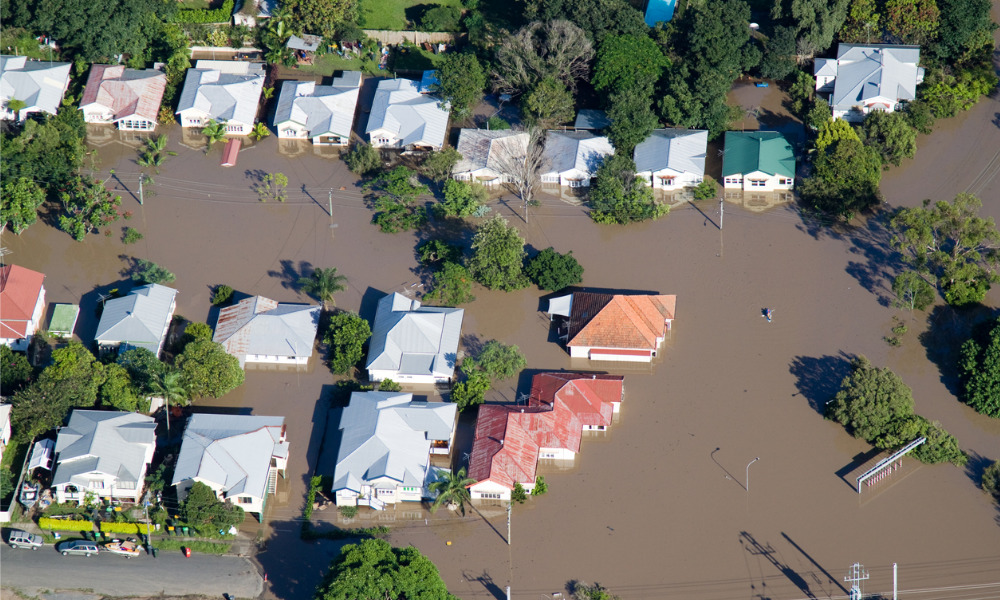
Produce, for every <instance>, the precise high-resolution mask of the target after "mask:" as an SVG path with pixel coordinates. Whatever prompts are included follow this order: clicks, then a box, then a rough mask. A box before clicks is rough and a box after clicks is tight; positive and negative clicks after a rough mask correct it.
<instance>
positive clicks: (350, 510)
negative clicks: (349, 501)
mask: <svg viewBox="0 0 1000 600" xmlns="http://www.w3.org/2000/svg"><path fill="white" fill-rule="evenodd" d="M337 510H338V511H339V512H340V516H342V517H344V518H345V519H353V518H354V517H356V516H357V514H358V507H357V506H341V507H340V508H338V509H337Z"/></svg>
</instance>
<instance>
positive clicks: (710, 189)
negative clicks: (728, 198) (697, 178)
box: [693, 175, 719, 200]
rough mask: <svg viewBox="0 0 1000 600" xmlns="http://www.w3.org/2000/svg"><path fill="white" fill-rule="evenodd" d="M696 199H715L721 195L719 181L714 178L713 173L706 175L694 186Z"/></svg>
mask: <svg viewBox="0 0 1000 600" xmlns="http://www.w3.org/2000/svg"><path fill="white" fill-rule="evenodd" d="M693 193H694V199H695V200H713V199H715V198H718V196H719V182H717V181H716V180H714V179H712V176H711V175H705V178H704V179H703V180H702V182H701V183H699V184H698V185H696V186H694V190H693Z"/></svg>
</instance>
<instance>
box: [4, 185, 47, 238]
mask: <svg viewBox="0 0 1000 600" xmlns="http://www.w3.org/2000/svg"><path fill="white" fill-rule="evenodd" d="M44 202H45V190H43V189H42V188H41V186H39V185H38V184H37V183H35V182H34V181H32V180H30V179H28V178H27V177H17V178H15V179H12V180H7V181H4V182H3V184H2V185H0V228H2V227H8V226H9V227H10V230H11V231H13V232H14V233H16V234H17V235H21V232H22V231H24V230H25V229H27V228H28V226H29V225H34V224H35V221H37V220H38V209H39V208H40V207H41V206H42V203H44Z"/></svg>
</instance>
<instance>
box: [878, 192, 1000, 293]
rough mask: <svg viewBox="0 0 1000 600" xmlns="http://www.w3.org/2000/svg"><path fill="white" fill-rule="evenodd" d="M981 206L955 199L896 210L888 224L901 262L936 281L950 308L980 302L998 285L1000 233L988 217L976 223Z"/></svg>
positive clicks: (968, 198)
mask: <svg viewBox="0 0 1000 600" xmlns="http://www.w3.org/2000/svg"><path fill="white" fill-rule="evenodd" d="M981 207H982V202H981V201H980V200H979V199H978V198H976V197H975V196H973V195H971V194H959V195H958V196H956V197H955V201H954V202H951V203H949V202H945V201H943V200H942V201H939V202H936V203H934V204H931V202H930V200H925V201H924V203H923V206H919V207H913V208H903V209H900V210H899V211H898V212H897V213H896V214H895V215H894V216H893V217H892V220H891V221H890V226H891V227H892V229H893V233H894V235H893V237H892V240H891V244H892V246H893V248H895V249H896V250H898V251H899V252H901V253H902V254H903V259H904V260H905V261H906V262H908V263H909V264H911V265H912V266H913V267H914V268H915V269H917V270H918V271H921V272H927V273H929V274H930V275H931V276H933V277H935V278H937V281H938V288H939V289H940V290H941V291H942V293H943V294H944V297H945V301H947V302H948V304H951V305H952V306H965V305H967V304H972V303H975V302H981V301H982V300H983V298H985V297H986V292H987V291H989V289H990V286H991V285H992V284H993V283H996V282H997V281H1000V277H998V275H997V273H996V268H997V266H998V265H1000V253H998V251H997V248H998V246H1000V232H998V231H997V227H996V223H995V222H994V221H993V218H992V217H987V218H984V217H980V216H979V209H980V208H981Z"/></svg>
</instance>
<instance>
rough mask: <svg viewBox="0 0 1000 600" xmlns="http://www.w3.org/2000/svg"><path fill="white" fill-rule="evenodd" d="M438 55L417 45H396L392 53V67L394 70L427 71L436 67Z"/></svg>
mask: <svg viewBox="0 0 1000 600" xmlns="http://www.w3.org/2000/svg"><path fill="white" fill-rule="evenodd" d="M439 60H440V55H438V54H434V53H433V52H427V51H426V50H424V49H423V48H420V47H417V46H402V47H397V48H396V50H394V51H393V55H392V68H393V69H394V70H396V71H429V70H430V69H434V68H437V63H438V61H439Z"/></svg>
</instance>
